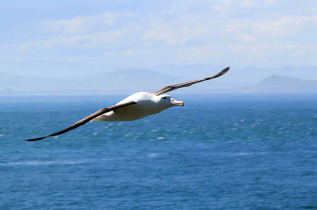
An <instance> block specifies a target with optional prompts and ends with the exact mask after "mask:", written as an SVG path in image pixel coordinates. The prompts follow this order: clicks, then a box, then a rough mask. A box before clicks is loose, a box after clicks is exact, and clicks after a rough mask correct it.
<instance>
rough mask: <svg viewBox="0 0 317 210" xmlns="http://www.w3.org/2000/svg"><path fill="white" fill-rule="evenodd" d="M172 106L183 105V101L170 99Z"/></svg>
mask: <svg viewBox="0 0 317 210" xmlns="http://www.w3.org/2000/svg"><path fill="white" fill-rule="evenodd" d="M171 102H172V104H173V105H174V106H184V101H176V100H175V99H172V100H171Z"/></svg>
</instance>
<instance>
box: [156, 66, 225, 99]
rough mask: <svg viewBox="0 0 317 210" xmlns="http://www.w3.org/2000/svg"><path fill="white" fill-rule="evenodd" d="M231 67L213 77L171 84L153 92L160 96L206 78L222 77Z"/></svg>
mask: <svg viewBox="0 0 317 210" xmlns="http://www.w3.org/2000/svg"><path fill="white" fill-rule="evenodd" d="M229 68H230V67H227V68H225V69H223V70H222V71H221V72H219V73H218V74H216V75H214V76H211V77H207V78H204V79H199V80H194V81H190V82H183V83H180V84H177V85H169V86H166V87H163V88H162V89H160V90H157V91H154V92H152V94H154V95H157V96H158V95H161V94H163V93H166V92H170V91H172V90H175V89H178V88H183V87H188V86H191V85H193V84H196V83H198V82H203V81H206V80H210V79H214V78H217V77H220V76H222V75H224V74H225V73H227V71H229Z"/></svg>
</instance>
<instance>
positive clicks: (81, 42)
mask: <svg viewBox="0 0 317 210" xmlns="http://www.w3.org/2000/svg"><path fill="white" fill-rule="evenodd" d="M283 3H285V1H284V0H283V1H276V0H263V1H260V0H255V1H249V0H244V1H238V0H225V1H220V0H197V1H192V0H172V1H170V2H166V7H165V8H164V9H162V10H154V12H153V11H151V10H150V11H143V10H142V9H139V10H138V9H136V10H134V11H132V10H129V12H126V10H122V11H120V12H118V11H116V12H113V11H108V12H104V13H101V14H95V15H91V16H76V17H73V18H69V19H64V20H51V21H44V22H43V21H42V24H41V26H40V27H41V29H42V34H39V35H38V36H36V38H32V37H31V38H29V39H26V41H25V42H24V43H21V44H20V47H18V49H20V53H21V54H23V53H25V54H29V53H31V52H32V53H33V54H34V55H36V53H38V54H39V55H45V53H47V54H50V53H49V52H51V51H54V50H56V51H57V52H58V53H56V54H59V56H63V55H64V56H65V57H67V56H70V54H71V51H72V50H76V52H81V56H82V57H79V58H80V59H82V58H83V57H84V56H83V55H85V54H87V55H90V54H91V52H94V53H95V52H98V53H100V54H99V55H100V56H102V57H103V58H104V59H105V60H107V59H108V60H109V61H113V60H115V59H118V60H120V58H121V57H122V56H123V57H124V58H125V60H126V61H127V62H131V63H133V62H136V61H141V60H145V61H146V62H149V63H154V62H156V63H159V62H162V63H164V62H166V63H171V64H182V63H195V62H197V63H215V62H217V61H218V62H227V61H228V60H230V59H232V60H236V63H239V62H240V63H241V65H253V64H252V63H253V62H254V63H255V60H257V62H256V63H259V62H258V61H259V60H261V62H262V64H264V63H269V62H270V61H273V60H274V59H275V58H274V57H273V56H272V55H273V54H274V55H275V56H278V53H280V55H282V54H289V53H288V51H290V48H289V47H286V46H291V45H294V46H295V45H296V46H297V47H296V48H293V49H296V50H297V53H296V52H294V53H293V55H294V57H296V59H298V60H300V59H304V58H302V57H303V56H304V55H305V56H307V54H306V52H307V51H310V50H309V49H307V48H306V47H303V45H301V44H303V43H300V42H303V41H302V39H303V37H308V36H313V35H312V34H315V33H316V26H317V16H310V15H306V16H300V15H296V16H295V15H293V14H292V13H291V12H288V13H287V12H285V11H284V10H281V12H276V11H277V10H278V9H281V7H279V5H281V4H283ZM271 8H273V9H272V11H273V12H271ZM262 10H264V11H265V12H263V11H262ZM257 13H261V15H258V14H257ZM286 13H287V15H285V14H286ZM271 14H274V15H271ZM311 40H312V39H311ZM311 42H312V45H316V41H314V40H312V41H311ZM305 44H307V43H305ZM277 46H278V48H277ZM300 46H302V47H300ZM305 46H306V45H305ZM269 49H275V50H276V52H278V53H271V54H272V55H270V53H269ZM65 51H67V52H68V53H69V54H66V53H65V54H63V53H64V52H65ZM313 54H314V52H313ZM315 54H316V53H315ZM72 56H74V55H72ZM232 57H234V58H232ZM215 59H216V60H215Z"/></svg>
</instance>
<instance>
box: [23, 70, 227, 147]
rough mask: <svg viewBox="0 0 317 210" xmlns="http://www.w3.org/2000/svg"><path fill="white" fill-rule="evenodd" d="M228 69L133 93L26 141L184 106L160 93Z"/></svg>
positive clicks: (134, 118) (222, 73)
mask: <svg viewBox="0 0 317 210" xmlns="http://www.w3.org/2000/svg"><path fill="white" fill-rule="evenodd" d="M228 70H229V67H227V68H225V69H223V70H222V71H221V72H219V73H218V74H216V75H214V76H211V77H207V78H204V79H200V80H194V81H190V82H184V83H180V84H177V85H170V86H166V87H164V88H162V89H160V90H157V91H154V92H152V93H148V92H138V93H135V94H133V95H131V96H129V97H127V98H125V99H124V100H122V101H120V102H119V103H117V104H116V105H113V106H110V107H107V108H103V109H100V110H98V111H97V112H95V113H93V114H91V115H89V116H87V117H85V118H83V119H81V120H79V121H78V122H76V123H74V124H73V125H71V126H70V127H68V128H66V129H64V130H61V131H58V132H56V133H53V134H50V135H47V136H43V137H39V138H33V139H27V141H38V140H42V139H45V138H48V137H52V136H56V135H60V134H63V133H66V132H68V131H70V130H73V129H75V128H78V127H79V126H82V125H84V124H85V123H87V122H89V121H132V120H137V119H141V118H143V117H146V116H149V115H153V114H157V113H159V112H161V111H163V110H165V109H168V108H170V107H173V106H184V102H183V101H177V100H175V99H173V98H171V96H169V95H162V94H163V93H166V92H170V91H172V90H175V89H178V88H182V87H188V86H191V85H193V84H196V83H198V82H203V81H206V80H210V79H214V78H217V77H220V76H222V75H224V74H225V73H226V72H227V71H228Z"/></svg>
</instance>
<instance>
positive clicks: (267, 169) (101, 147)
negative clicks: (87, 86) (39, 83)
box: [0, 94, 317, 210]
mask: <svg viewBox="0 0 317 210" xmlns="http://www.w3.org/2000/svg"><path fill="white" fill-rule="evenodd" d="M172 95H173V96H174V97H175V99H177V100H184V102H185V106H184V107H173V108H171V109H169V110H166V111H164V112H161V113H160V114H158V115H153V116H150V117H147V118H144V119H141V120H138V121H132V122H92V123H87V124H86V125H84V126H82V127H80V128H78V129H75V130H73V131H70V132H68V133H66V134H63V135H60V136H58V137H56V138H54V137H53V138H49V139H46V140H42V141H38V142H26V141H24V140H25V139H28V138H34V137H38V136H42V135H47V134H50V133H52V132H55V131H58V130H61V129H64V128H65V127H68V126H69V125H71V124H72V123H74V122H76V121H78V120H79V119H81V118H83V117H85V116H87V115H89V114H91V113H93V112H95V111H96V110H98V109H100V108H103V107H107V106H110V105H113V104H114V103H116V102H117V101H119V100H121V99H123V98H124V97H125V96H124V95H103V96H21V97H18V96H15V97H4V96H2V97H0V142H1V145H0V209H1V210H5V209H37V210H39V209H162V210H167V209H189V210H195V209H317V129H316V128H317V97H316V96H317V95H316V94H211V95H207V94H202V95H175V94H172Z"/></svg>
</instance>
